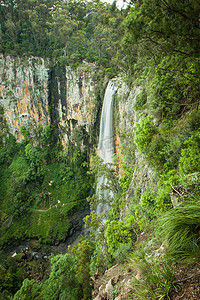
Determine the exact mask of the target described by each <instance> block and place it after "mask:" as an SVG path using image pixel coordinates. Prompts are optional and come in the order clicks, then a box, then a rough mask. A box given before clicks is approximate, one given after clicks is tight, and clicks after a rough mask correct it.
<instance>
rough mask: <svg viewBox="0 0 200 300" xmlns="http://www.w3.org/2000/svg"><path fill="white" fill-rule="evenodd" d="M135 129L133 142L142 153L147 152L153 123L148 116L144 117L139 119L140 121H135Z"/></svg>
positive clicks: (152, 132) (151, 136) (152, 134)
mask: <svg viewBox="0 0 200 300" xmlns="http://www.w3.org/2000/svg"><path fill="white" fill-rule="evenodd" d="M136 127H137V131H136V133H135V143H136V146H137V148H138V149H139V151H140V152H141V153H143V154H144V155H147V154H148V149H149V146H150V143H151V141H152V138H153V136H154V134H155V133H156V128H155V126H154V124H153V121H152V118H151V117H150V116H147V117H144V118H142V119H141V120H140V123H136Z"/></svg>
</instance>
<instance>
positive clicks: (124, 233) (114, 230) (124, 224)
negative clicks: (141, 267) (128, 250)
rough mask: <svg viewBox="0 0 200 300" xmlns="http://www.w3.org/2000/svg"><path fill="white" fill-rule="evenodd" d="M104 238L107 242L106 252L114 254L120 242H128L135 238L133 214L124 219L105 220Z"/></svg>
mask: <svg viewBox="0 0 200 300" xmlns="http://www.w3.org/2000/svg"><path fill="white" fill-rule="evenodd" d="M106 224H107V229H106V233H105V235H106V238H107V243H108V247H109V248H108V252H109V253H110V254H112V255H113V254H114V253H115V252H116V251H117V249H118V248H119V246H120V245H121V244H128V243H130V242H132V241H134V240H135V239H136V234H135V229H134V225H135V219H134V217H133V216H131V217H128V218H125V220H124V221H120V222H118V221H114V220H113V221H110V220H107V221H106Z"/></svg>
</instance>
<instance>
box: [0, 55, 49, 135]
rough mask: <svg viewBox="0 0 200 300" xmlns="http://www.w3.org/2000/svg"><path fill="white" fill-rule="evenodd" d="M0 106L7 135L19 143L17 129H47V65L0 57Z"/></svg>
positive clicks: (43, 62)
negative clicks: (43, 127) (23, 127)
mask: <svg viewBox="0 0 200 300" xmlns="http://www.w3.org/2000/svg"><path fill="white" fill-rule="evenodd" d="M0 105H1V106H2V107H3V110H4V117H5V120H6V123H7V124H8V126H9V129H10V132H11V133H12V134H13V135H14V136H15V137H16V139H17V140H19V141H20V140H21V139H22V136H21V134H20V128H21V126H25V127H27V128H31V127H32V128H34V127H35V126H37V125H38V124H41V125H42V126H45V125H48V124H49V121H50V119H49V108H48V62H46V61H45V60H44V59H42V58H18V57H15V58H13V57H10V56H3V55H0Z"/></svg>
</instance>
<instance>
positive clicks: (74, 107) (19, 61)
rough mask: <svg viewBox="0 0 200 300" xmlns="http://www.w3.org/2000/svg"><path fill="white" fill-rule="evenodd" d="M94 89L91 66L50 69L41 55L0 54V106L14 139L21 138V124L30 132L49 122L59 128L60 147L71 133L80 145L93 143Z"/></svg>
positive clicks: (96, 106)
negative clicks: (38, 56)
mask: <svg viewBox="0 0 200 300" xmlns="http://www.w3.org/2000/svg"><path fill="white" fill-rule="evenodd" d="M98 88H99V83H98V73H97V72H96V71H95V68H92V67H90V68H88V69H86V68H79V69H76V70H72V69H71V68H70V67H60V66H56V67H54V68H52V69H50V64H49V62H48V61H47V60H44V59H42V58H35V57H31V58H27V57H24V58H19V57H10V56H3V55H0V106H1V107H2V108H3V111H4V119H5V120H6V123H7V125H8V127H9V130H10V132H11V133H12V134H13V135H14V136H15V137H16V139H17V140H18V141H21V140H22V138H23V137H22V136H21V134H20V128H21V127H22V126H25V127H26V128H27V129H28V130H29V131H30V132H33V131H34V128H35V127H36V126H37V125H38V124H40V125H42V126H43V127H44V126H46V125H49V124H52V125H54V126H55V127H56V128H57V129H58V130H59V135H60V137H61V139H62V143H63V145H64V147H66V145H67V142H68V141H69V140H70V139H73V138H74V135H75V134H76V135H77V136H78V137H80V139H82V141H81V143H82V144H83V145H84V144H86V143H88V142H90V143H92V142H94V141H93V137H94V136H95V135H96V134H97V132H95V129H94V128H95V126H96V121H97V115H98V112H99V107H100V105H101V101H98V100H97V99H98V98H99V97H98ZM84 140H85V141H84ZM86 140H87V141H86Z"/></svg>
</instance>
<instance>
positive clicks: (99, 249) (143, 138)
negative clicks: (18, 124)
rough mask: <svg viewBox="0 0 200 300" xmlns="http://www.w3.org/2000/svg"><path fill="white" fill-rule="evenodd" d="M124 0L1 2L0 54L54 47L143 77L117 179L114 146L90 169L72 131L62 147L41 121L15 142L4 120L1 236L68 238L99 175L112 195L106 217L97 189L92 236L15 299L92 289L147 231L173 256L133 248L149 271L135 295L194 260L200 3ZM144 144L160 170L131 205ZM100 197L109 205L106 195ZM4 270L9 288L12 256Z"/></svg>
mask: <svg viewBox="0 0 200 300" xmlns="http://www.w3.org/2000/svg"><path fill="white" fill-rule="evenodd" d="M129 2H130V4H129V6H127V7H126V8H125V9H123V10H121V11H120V10H119V9H117V7H116V2H115V1H114V2H113V4H112V5H109V4H105V3H102V2H100V1H79V0H78V1H73V0H72V1H71V0H69V1H62V0H57V1H55V0H23V1H18V0H12V1H7V0H2V1H1V3H0V16H1V18H0V25H1V27H0V42H1V43H0V51H1V52H3V53H5V54H10V55H23V54H26V55H29V56H30V55H36V56H44V57H49V58H50V60H51V62H52V66H53V65H54V64H56V63H57V62H59V63H60V64H63V65H68V64H70V65H72V66H74V67H76V66H77V65H79V64H88V63H90V65H91V66H96V67H98V68H99V70H100V74H101V75H102V76H103V75H105V74H106V75H107V76H108V77H112V76H114V75H116V74H118V73H119V72H121V73H122V72H123V73H124V80H125V82H126V83H127V84H128V85H129V87H130V88H131V87H133V86H134V85H139V86H140V87H141V92H140V93H139V94H138V96H137V98H136V101H135V103H134V109H135V111H136V112H137V123H136V130H135V133H133V132H124V133H122V134H121V140H124V143H123V144H122V145H121V149H122V154H123V161H120V164H121V165H122V168H123V171H124V172H123V175H122V177H121V178H120V179H119V162H118V161H117V156H115V163H114V164H103V163H102V161H101V159H100V158H99V157H97V156H94V158H93V162H92V166H91V168H90V172H88V169H89V167H88V163H87V161H86V156H85V154H84V153H82V152H81V151H80V147H79V146H78V143H76V142H77V141H75V144H72V143H69V145H68V152H65V151H63V149H62V146H61V144H60V143H57V144H56V145H55V143H54V141H55V140H54V139H53V134H54V132H53V130H54V128H52V126H50V127H46V128H41V127H38V128H37V130H36V136H35V137H34V138H32V137H31V136H30V134H29V132H28V130H27V128H21V133H22V134H23V135H24V141H23V143H22V144H19V143H16V142H15V139H14V138H13V136H12V135H10V134H9V132H8V129H7V128H6V126H5V124H4V122H3V118H1V125H2V126H1V127H2V128H3V130H1V136H0V165H1V168H0V173H1V182H0V190H1V194H0V201H1V225H2V226H1V233H2V236H3V238H2V240H1V243H2V245H3V244H4V243H5V244H6V243H8V242H9V241H10V239H11V238H13V236H15V237H16V238H18V239H21V238H23V237H25V236H26V237H33V236H37V237H38V238H39V239H40V241H42V242H45V243H49V242H50V241H51V240H52V239H53V240H55V239H62V237H63V235H64V233H65V232H66V230H67V229H68V226H69V224H68V221H67V216H68V215H69V214H70V213H72V211H73V209H75V210H76V209H77V208H78V207H79V206H81V203H82V200H84V199H85V198H86V197H87V196H89V194H90V193H91V191H92V183H93V182H92V179H91V178H93V177H94V176H95V177H96V178H97V176H101V175H104V176H105V177H106V178H107V183H106V186H105V188H106V189H109V190H111V191H112V193H113V204H112V207H111V210H110V213H109V216H107V221H106V222H105V216H103V215H102V216H98V215H97V214H96V213H95V212H94V211H93V209H94V208H95V206H96V205H97V202H98V201H99V200H98V199H96V197H95V196H94V195H93V196H92V197H90V199H89V200H90V204H91V209H92V211H91V214H90V216H88V217H87V218H86V219H85V222H86V224H87V226H88V228H90V235H89V237H88V238H85V239H82V240H81V242H80V243H79V244H78V246H76V247H75V248H74V250H73V251H72V252H71V253H67V254H65V255H58V256H56V257H53V258H52V260H51V264H52V271H51V274H50V276H49V278H48V279H47V280H46V281H44V282H42V283H40V284H38V283H36V281H35V280H29V279H26V280H25V281H24V282H23V285H22V287H21V289H20V290H19V291H18V292H17V294H15V297H14V299H49V298H52V299H58V298H59V299H90V298H91V287H90V285H89V278H90V276H93V275H94V274H95V272H96V270H97V269H98V270H99V272H100V274H102V273H103V272H104V271H105V270H106V268H108V267H110V266H112V265H113V264H115V263H117V262H122V261H125V260H126V259H127V258H128V257H130V256H131V255H132V252H133V249H134V245H135V241H136V239H137V237H138V234H139V233H140V232H141V231H143V230H144V231H151V232H153V233H152V240H153V238H154V235H156V239H157V240H158V241H157V243H158V245H159V246H160V245H161V244H162V243H163V241H165V247H166V253H167V255H168V259H169V262H168V261H167V260H160V261H159V260H156V259H154V258H151V256H150V255H149V256H148V259H147V257H146V253H145V252H141V248H140V249H139V251H140V252H141V253H142V255H141V253H140V254H138V253H135V254H134V261H135V264H136V265H137V268H139V269H140V271H141V273H143V277H142V280H141V281H140V280H135V283H134V288H133V290H134V292H135V295H136V296H137V297H138V298H140V299H157V298H158V297H159V298H160V299H161V298H164V297H168V298H169V292H170V289H171V286H172V285H173V271H172V270H171V266H170V264H171V265H172V263H171V260H174V259H176V260H177V261H178V260H181V259H185V257H187V258H188V257H192V259H194V258H195V259H199V253H200V252H199V247H200V243H199V229H200V227H199V200H200V199H199V190H200V175H199V172H200V158H199V157H200V150H199V149H200V135H199V130H200V121H199V120H200V113H199V95H200V94H199V83H200V57H199V48H200V47H199V46H200V27H199V14H200V5H199V1H198V0H171V1H166V0H133V1H129ZM2 115H3V110H2V109H1V117H2ZM116 123H117V122H116ZM36 139H37V144H36V143H34V140H36ZM138 152H140V154H141V156H142V157H143V158H144V161H145V163H146V164H147V165H148V166H149V167H150V168H151V170H153V171H152V174H153V175H152V178H151V180H152V182H151V184H149V187H148V188H146V190H144V189H142V188H141V187H140V186H136V187H135V188H134V191H132V194H131V195H130V194H129V202H128V203H127V202H126V196H127V191H128V189H129V186H130V183H131V180H132V174H133V172H134V169H135V168H136V169H137V167H138V166H137V165H136V164H135V161H136V155H137V156H138ZM91 175H92V176H91ZM173 193H174V194H176V197H175V202H173V201H172V198H173ZM66 195H67V196H66ZM130 198H131V199H130ZM76 200H81V201H80V202H76ZM58 201H59V202H58ZM100 201H101V202H105V203H107V202H109V201H110V197H107V198H105V199H104V198H103V197H102V198H101V200H100ZM180 202H181V203H182V204H181V205H180V204H179V203H180ZM60 203H61V204H62V206H61V205H60ZM83 203H84V202H83ZM58 204H59V205H58ZM172 204H173V205H172ZM173 206H174V208H173ZM124 214H126V215H127V217H126V218H124V219H123V216H124ZM24 216H26V218H28V220H29V221H30V223H31V226H30V227H28V226H27V223H26V220H25V218H24ZM158 220H161V223H160V224H159V225H158ZM13 224H14V226H13ZM159 226H160V227H159ZM52 228H53V232H52ZM158 228H159V229H158ZM160 228H161V229H162V230H160ZM8 229H9V230H8ZM156 231H159V234H158V233H156ZM145 251H148V245H146V248H145ZM1 271H2V272H1V275H2V276H1V278H0V279H1V281H2V285H3V287H4V289H5V290H7V291H8V293H14V292H16V290H17V288H18V287H19V284H20V282H21V277H20V276H19V277H18V273H17V271H16V270H15V269H13V271H12V272H11V271H10V267H9V266H8V265H7V266H6V267H5V266H1ZM15 276H17V281H16V282H17V285H16V286H15V285H14V283H13V278H15ZM144 287H145V288H144ZM1 292H2V291H1ZM138 298H137V299H138ZM133 299H134V298H133Z"/></svg>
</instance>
